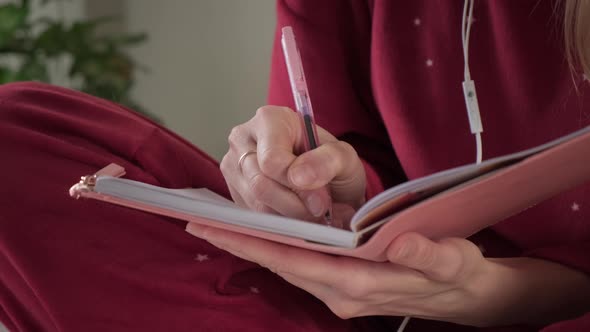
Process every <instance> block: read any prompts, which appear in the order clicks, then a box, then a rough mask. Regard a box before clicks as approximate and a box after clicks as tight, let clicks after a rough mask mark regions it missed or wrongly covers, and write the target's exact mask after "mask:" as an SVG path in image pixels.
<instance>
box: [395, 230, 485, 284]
mask: <svg viewBox="0 0 590 332" xmlns="http://www.w3.org/2000/svg"><path fill="white" fill-rule="evenodd" d="M387 257H388V259H389V261H391V262H392V263H396V264H400V265H403V266H406V267H409V268H411V269H415V270H418V271H420V272H422V273H424V274H425V275H426V276H427V277H429V278H431V279H433V280H438V281H441V282H453V281H459V280H461V279H463V278H466V277H467V276H468V275H469V274H470V273H472V272H473V267H475V266H478V265H477V264H476V263H477V260H481V259H483V257H482V255H481V252H480V251H479V250H478V249H477V247H476V246H475V245H474V244H473V243H471V242H469V241H467V240H464V239H445V240H441V241H439V242H433V241H431V240H429V239H428V238H426V237H424V236H422V235H420V234H417V233H406V234H402V235H400V236H399V237H398V238H397V239H395V240H394V241H393V243H392V244H391V245H390V247H389V248H388V251H387Z"/></svg>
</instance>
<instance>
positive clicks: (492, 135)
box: [188, 1, 590, 330]
mask: <svg viewBox="0 0 590 332" xmlns="http://www.w3.org/2000/svg"><path fill="white" fill-rule="evenodd" d="M465 3H466V4H465V7H464V6H463V3H462V2H461V1H444V2H433V1H412V2H403V3H402V2H396V1H368V2H365V1H351V2H342V1H331V2H330V3H328V2H326V1H324V2H322V3H321V4H318V3H313V4H312V3H310V2H306V1H282V2H280V3H279V7H278V15H279V16H278V26H279V27H280V26H293V29H294V31H295V33H296V36H297V40H298V42H299V47H300V51H301V54H302V58H303V64H304V67H305V70H306V72H307V81H308V84H309V85H310V91H311V92H310V95H311V100H312V102H313V105H314V108H315V113H316V119H317V122H318V124H319V126H320V127H321V128H323V129H324V130H322V129H320V136H321V137H320V141H322V142H323V145H322V146H321V147H319V148H317V149H316V150H314V151H311V152H308V153H305V154H302V155H300V156H296V155H295V154H294V152H293V151H297V147H298V146H300V145H301V144H302V137H303V136H304V135H303V133H302V129H301V127H300V123H299V119H298V117H297V116H296V115H295V113H293V112H291V111H290V110H289V109H286V108H284V107H278V106H266V107H263V108H261V109H259V110H258V112H257V114H256V116H254V117H253V118H252V119H251V120H250V121H248V122H247V123H245V124H242V125H240V126H238V127H236V128H235V129H234V130H233V131H232V134H231V135H230V139H229V141H230V149H229V151H228V153H227V154H226V155H225V157H224V159H223V161H222V162H221V169H222V172H223V173H224V176H225V178H226V181H227V183H228V187H229V189H230V192H231V194H232V197H233V199H234V201H236V202H238V203H239V204H242V205H244V206H247V207H250V208H253V209H257V210H260V211H266V212H271V213H280V214H285V215H291V216H295V217H299V218H308V219H313V218H317V217H318V216H322V215H323V214H324V213H325V211H327V208H328V203H327V201H326V200H324V199H322V196H321V195H319V193H318V192H317V190H318V189H319V188H321V187H323V186H325V185H329V187H330V189H331V192H332V195H333V200H334V202H335V203H337V204H344V205H346V206H349V207H352V208H354V209H356V208H358V207H359V206H360V204H361V203H362V202H363V201H364V199H365V194H367V195H368V196H371V195H373V194H374V193H377V192H379V191H381V190H383V188H386V187H389V186H391V185H393V184H395V183H399V182H400V181H403V179H404V176H407V177H408V178H410V179H413V178H416V177H420V176H424V175H428V174H430V173H433V172H435V171H439V170H443V169H447V168H450V167H453V166H458V165H461V164H466V163H470V162H473V161H475V156H474V155H475V153H474V151H475V150H476V149H475V145H476V144H475V140H474V139H473V138H472V135H471V133H470V130H469V122H468V120H467V115H466V111H465V104H464V100H463V91H462V89H461V82H462V81H463V75H464V73H465V72H467V74H466V75H468V74H469V73H470V76H471V78H472V79H473V80H475V82H476V83H477V88H478V89H477V93H478V99H479V104H480V108H481V118H482V122H483V126H484V127H485V130H484V131H483V133H482V140H483V146H484V155H485V157H487V158H489V157H494V156H498V155H502V154H507V153H510V152H515V151H518V150H522V149H524V148H527V147H532V146H534V145H538V144H541V143H543V142H547V141H549V140H551V139H553V138H556V137H558V136H560V135H564V134H566V133H569V132H572V131H574V130H576V129H579V128H581V127H583V126H587V125H588V124H590V113H589V112H588V111H586V107H585V103H588V100H587V97H586V96H585V93H584V92H585V90H586V89H587V87H586V85H587V83H586V82H583V76H582V75H581V72H582V71H578V67H577V66H574V67H573V68H571V70H572V71H571V72H570V68H568V65H567V63H566V62H565V61H564V59H565V55H564V54H565V53H564V46H563V41H562V38H561V36H559V35H557V34H556V30H555V29H556V28H555V27H556V25H558V24H561V21H560V20H557V19H556V17H557V16H558V15H563V14H562V13H563V12H565V13H566V14H565V29H566V30H565V33H566V34H565V36H566V41H567V42H568V46H569V47H573V43H576V45H575V46H577V47H579V51H578V53H575V51H574V53H573V55H572V56H570V60H573V59H579V60H581V64H582V68H583V69H588V59H590V48H589V47H588V44H587V43H588V37H589V36H590V30H588V29H587V28H588V27H589V26H590V20H589V19H590V5H589V4H588V2H585V1H571V2H566V3H565V5H564V6H565V7H564V6H557V7H556V3H555V2H551V1H519V2H510V1H487V2H484V1H477V2H475V8H474V10H473V12H472V14H469V15H472V16H469V17H466V15H467V14H466V13H468V12H469V9H463V8H468V7H469V6H468V2H467V1H466V2H465ZM461 12H463V13H464V14H463V15H464V16H463V22H466V21H468V20H469V21H470V22H471V27H468V25H467V24H466V25H465V27H466V29H468V30H469V29H470V32H471V36H470V39H467V40H465V41H464V42H463V43H462V39H461V38H462V37H461V33H460V31H461V27H462V26H461V24H462V17H461ZM467 35H469V32H467ZM277 37H278V36H277ZM463 38H465V35H463ZM467 38H469V36H468V37H467ZM468 40H470V42H469V41H468ZM467 45H468V46H467ZM279 46H280V44H279V43H275V49H274V55H273V74H272V80H271V94H270V103H271V104H274V105H291V106H292V104H293V102H292V96H291V91H290V87H289V85H288V80H287V78H286V76H287V70H286V69H285V66H284V63H283V59H282V53H281V50H280V49H279ZM464 52H465V53H467V54H468V56H469V58H468V59H469V65H470V66H469V67H468V68H467V69H465V67H464V66H465V62H466V59H465V58H464ZM571 63H572V64H573V63H574V62H573V61H572V62H571ZM572 73H573V80H572ZM576 84H577V85H578V89H579V90H580V93H579V95H577V94H576V93H575V92H576V90H575V89H576ZM250 151H252V152H257V153H256V154H254V153H250ZM395 156H397V159H396V158H395ZM240 159H241V161H240ZM548 176H550V175H548ZM298 192H299V193H300V194H299V195H298V194H297V193H298ZM301 192H303V193H305V194H301ZM589 194H590V187H588V186H585V187H583V188H580V189H577V190H574V191H571V192H568V193H564V194H562V195H560V196H559V197H557V198H555V199H552V200H549V201H547V202H545V203H543V204H541V205H539V206H537V207H535V208H533V209H530V210H528V211H526V212H523V213H521V214H519V215H517V216H514V217H512V218H510V219H508V220H505V221H504V222H501V223H499V224H497V225H495V226H494V227H492V228H491V229H489V230H485V231H483V232H480V233H479V234H476V235H475V236H474V237H473V238H471V239H470V240H464V239H456V238H450V239H443V240H441V241H436V242H434V241H430V240H428V239H426V238H424V237H423V236H421V235H419V234H405V235H402V236H400V237H399V238H397V239H396V240H394V242H393V243H392V244H391V245H390V247H389V248H388V258H389V261H390V262H388V263H371V262H365V261H361V260H357V259H351V258H343V257H330V256H328V255H324V254H320V253H312V252H307V251H305V250H300V249H297V248H290V247H287V246H283V245H279V244H273V243H269V242H266V241H262V240H258V239H252V238H248V237H246V236H242V235H237V234H231V233H227V232H223V231H219V230H215V229H207V228H205V227H200V226H196V225H190V226H189V227H188V230H189V232H191V233H193V234H195V235H197V236H199V237H202V238H205V239H206V240H208V241H210V242H211V243H213V244H215V245H217V246H218V247H220V248H222V249H225V250H228V251H229V252H232V253H234V254H235V255H237V256H239V257H242V258H245V259H247V260H251V261H254V262H257V263H259V264H261V265H262V266H266V267H268V268H269V269H270V270H272V271H273V272H275V273H277V274H278V275H280V276H281V277H283V278H284V279H285V280H287V281H288V282H290V283H292V284H293V285H296V286H298V287H300V288H302V289H304V290H306V291H308V292H309V293H311V294H313V295H315V296H316V297H317V298H319V299H320V300H322V301H323V302H324V303H326V304H327V305H328V306H329V307H330V308H331V310H332V311H333V312H335V313H336V314H337V315H338V316H340V317H342V318H351V317H359V316H371V315H382V316H412V317H420V318H426V319H431V320H441V321H447V322H454V323H458V324H464V325H474V326H483V327H487V326H505V325H516V324H525V325H527V324H528V325H529V326H536V327H539V326H545V325H547V324H551V323H554V322H557V321H560V320H565V319H572V318H576V317H578V316H580V315H582V314H584V313H585V312H587V311H588V310H589V308H590V276H589V275H588V274H587V273H588V272H590V255H589V254H588V253H589V252H590V227H589V226H588V222H587V221H588V219H589V217H590V209H587V208H585V207H582V206H585V205H586V204H585V199H584V197H588V195H589ZM336 209H337V208H336ZM337 212H338V210H336V211H335V213H337ZM457 217H458V218H460V217H461V216H457ZM432 222H433V223H434V222H436V220H433V221H432ZM482 252H483V255H482ZM392 263H393V264H392ZM411 324H418V325H420V324H421V323H411ZM411 326H412V325H410V329H409V330H412V329H411ZM417 330H420V328H418V327H417ZM548 330H551V328H548Z"/></svg>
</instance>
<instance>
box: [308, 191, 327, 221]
mask: <svg viewBox="0 0 590 332" xmlns="http://www.w3.org/2000/svg"><path fill="white" fill-rule="evenodd" d="M305 203H306V204H305V205H306V206H307V209H308V210H309V212H311V214H313V216H314V217H320V216H322V215H323V214H324V211H325V209H324V202H323V201H322V198H321V197H320V195H318V194H317V193H312V194H310V195H309V196H307V198H306V202H305Z"/></svg>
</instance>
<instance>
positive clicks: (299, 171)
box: [287, 141, 366, 208]
mask: <svg viewBox="0 0 590 332" xmlns="http://www.w3.org/2000/svg"><path fill="white" fill-rule="evenodd" d="M287 176H288V179H289V182H290V183H291V184H292V185H293V186H294V187H295V188H298V189H299V190H310V189H316V188H320V187H322V186H325V185H326V184H328V183H330V186H331V189H332V190H331V191H332V193H333V194H334V197H333V199H334V200H337V201H339V202H342V203H345V204H348V205H350V206H352V207H354V208H358V207H359V205H360V204H361V203H362V200H363V198H364V192H365V184H366V179H365V172H364V168H363V165H362V163H361V161H360V159H359V157H358V155H357V153H356V151H355V150H354V148H353V147H352V146H351V145H350V144H348V143H346V142H343V141H331V142H327V143H324V144H323V145H321V146H319V147H318V148H317V149H314V150H312V151H308V152H306V153H304V154H302V155H300V156H299V157H297V158H296V159H295V160H294V161H293V163H292V164H291V165H290V166H289V169H288V171H287ZM340 189H342V190H340Z"/></svg>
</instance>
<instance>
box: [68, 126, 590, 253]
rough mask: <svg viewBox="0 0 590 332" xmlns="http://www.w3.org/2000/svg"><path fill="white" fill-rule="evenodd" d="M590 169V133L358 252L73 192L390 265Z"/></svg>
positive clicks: (452, 194) (563, 186)
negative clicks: (418, 240)
mask: <svg viewBox="0 0 590 332" xmlns="http://www.w3.org/2000/svg"><path fill="white" fill-rule="evenodd" d="M588 165H590V133H586V134H584V135H581V136H579V137H576V138H574V139H572V140H570V141H567V142H565V143H562V144H560V145H558V146H555V147H553V148H550V149H548V150H546V151H544V152H541V153H539V154H536V155H534V156H531V157H528V158H527V159H525V160H523V161H521V162H519V163H517V164H514V165H512V166H508V167H505V168H503V169H501V170H499V171H497V172H495V173H493V174H491V175H488V176H484V177H483V178H481V179H478V180H476V181H471V182H469V183H467V184H465V185H462V186H460V187H459V188H456V189H454V190H449V191H446V192H444V193H442V194H439V195H437V196H435V197H432V198H430V199H428V200H425V201H423V202H421V203H418V204H416V205H414V206H412V207H409V208H407V209H405V210H403V211H401V212H399V213H397V214H396V215H394V216H393V217H392V218H391V219H390V220H389V221H388V222H387V223H386V224H384V225H383V226H381V227H380V229H379V230H378V231H377V232H376V233H375V234H373V235H372V237H371V238H370V239H369V240H368V241H367V242H365V243H364V244H362V245H360V246H359V247H356V248H352V249H349V248H338V247H333V246H329V245H322V244H317V243H310V242H307V241H305V240H303V239H298V238H292V237H288V236H283V235H277V234H273V233H268V232H263V231H258V230H253V229H249V228H246V227H240V226H233V225H228V224H224V223H221V222H218V221H215V220H209V219H204V218H200V217H195V216H192V215H187V214H184V213H178V212H173V211H169V210H164V209H161V208H158V207H154V206H150V205H148V204H138V203H136V202H133V201H128V200H125V199H121V198H117V197H112V196H108V195H103V194H100V193H96V192H93V191H88V190H85V189H83V188H82V187H80V186H77V185H74V186H73V187H72V188H71V189H70V195H71V196H73V197H76V198H78V197H86V198H92V199H97V200H101V201H105V202H109V203H113V204H118V205H122V206H127V207H130V208H135V209H139V210H143V211H147V212H151V213H156V214H161V215H165V216H169V217H173V218H177V219H182V220H186V221H188V222H194V223H199V224H203V225H207V226H212V227H217V228H222V229H226V230H230V231H234V232H239V233H243V234H248V235H252V236H256V237H259V238H263V239H267V240H271V241H276V242H280V243H284V244H288V245H292V246H296V247H301V248H307V249H310V250H315V251H321V252H326V253H331V254H336V255H344V256H352V257H359V258H364V259H367V260H374V261H385V260H386V257H385V252H386V249H387V247H388V245H389V244H390V243H391V241H392V240H393V239H394V238H395V237H396V236H398V235H400V234H402V233H404V232H409V231H412V232H418V233H421V234H423V235H425V236H427V237H429V238H432V239H438V238H445V237H468V236H470V235H472V234H473V233H475V232H477V231H479V230H481V229H483V228H486V227H488V226H490V225H493V224H495V223H496V222H499V221H501V220H503V219H506V218H507V217H509V216H511V215H514V214H516V213H518V212H520V211H522V210H525V209H527V208H529V207H531V206H533V205H535V204H537V203H539V202H541V201H543V200H545V199H548V198H550V197H552V196H554V195H556V194H558V193H560V192H562V191H565V190H568V189H571V188H573V187H576V186H578V185H581V184H583V183H585V182H586V181H589V180H590V167H588ZM124 173H125V171H124V169H123V168H122V167H120V166H118V165H115V164H111V165H109V166H107V167H105V168H103V169H102V170H100V171H99V172H97V173H96V174H97V175H110V176H117V177H118V176H122V175H124Z"/></svg>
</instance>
